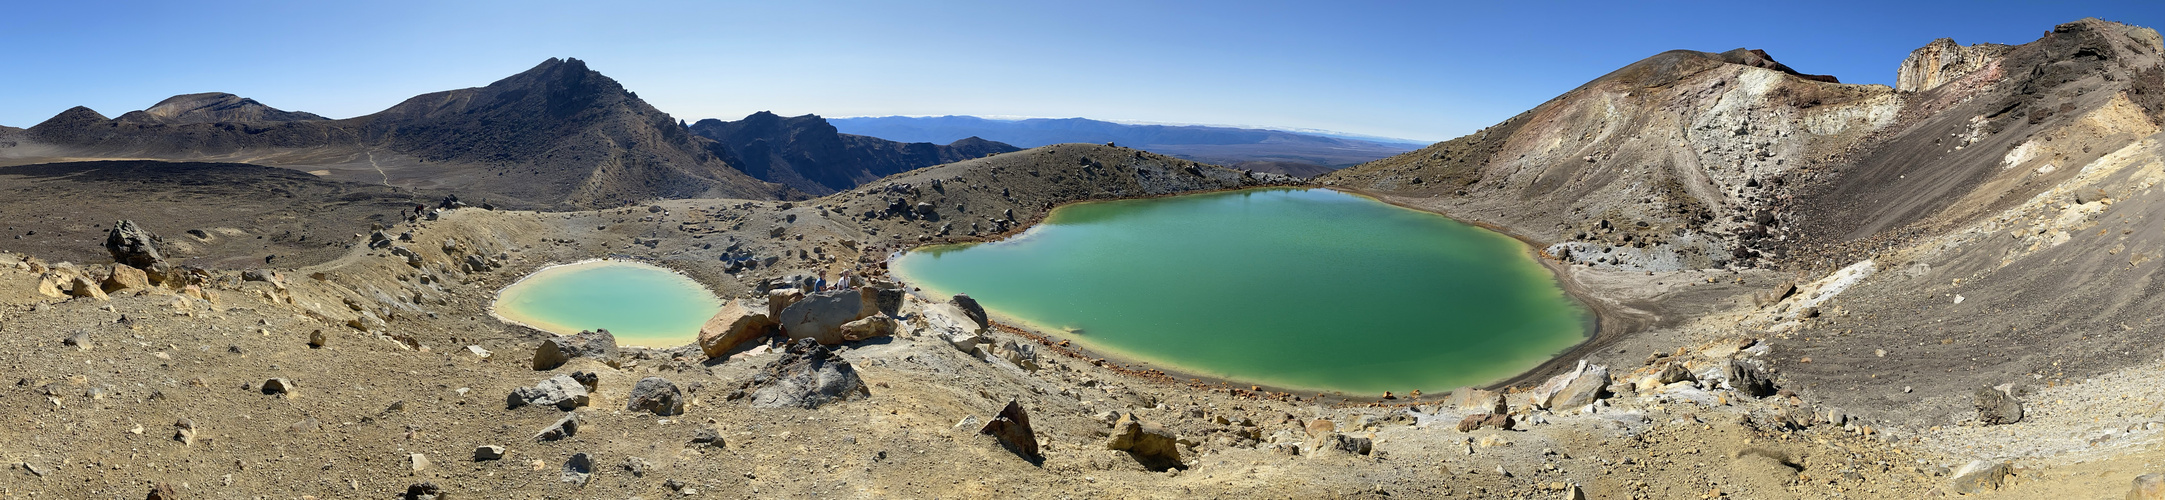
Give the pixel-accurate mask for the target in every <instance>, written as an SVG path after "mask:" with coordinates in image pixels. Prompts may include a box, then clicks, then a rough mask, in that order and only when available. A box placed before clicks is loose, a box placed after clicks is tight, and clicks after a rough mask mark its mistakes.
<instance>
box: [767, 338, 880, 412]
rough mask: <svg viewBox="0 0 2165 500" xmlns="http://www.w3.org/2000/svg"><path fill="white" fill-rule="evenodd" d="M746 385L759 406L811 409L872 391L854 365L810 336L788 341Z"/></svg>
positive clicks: (869, 394) (870, 393)
mask: <svg viewBox="0 0 2165 500" xmlns="http://www.w3.org/2000/svg"><path fill="white" fill-rule="evenodd" d="M746 385H747V388H749V389H751V398H752V406H755V407H760V408H783V407H791V408H804V409H812V408H818V407H820V406H821V405H825V404H827V403H832V402H836V401H844V400H849V399H856V398H863V397H869V396H871V395H872V391H871V390H870V389H867V388H866V387H865V383H864V379H862V378H858V377H857V369H856V368H855V367H852V366H850V364H849V362H848V361H844V360H843V359H842V357H841V356H839V355H836V354H835V353H834V351H830V350H827V348H826V347H825V346H821V345H820V344H819V342H818V341H816V340H813V339H799V340H797V341H796V342H794V343H791V344H789V347H788V348H786V350H784V351H783V354H782V356H781V357H780V358H779V359H776V360H774V362H772V363H769V364H768V365H767V367H766V368H765V369H762V370H761V371H760V373H759V374H757V375H753V376H752V380H751V382H749V383H748V384H746Z"/></svg>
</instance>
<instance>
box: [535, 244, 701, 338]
mask: <svg viewBox="0 0 2165 500" xmlns="http://www.w3.org/2000/svg"><path fill="white" fill-rule="evenodd" d="M493 308H494V310H495V313H496V315H497V316H500V317H503V318H504V319H508V320H511V321H516V322H519V323H523V324H526V325H528V326H532V327H534V328H538V329H541V330H546V331H550V332H555V333H563V334H571V333H579V331H580V330H595V329H608V330H609V333H610V334H613V335H616V341H617V344H619V345H636V346H643V347H676V346H680V345H684V344H688V343H692V342H695V341H697V340H698V338H699V327H700V326H701V325H704V324H706V322H707V319H708V318H711V317H713V316H714V313H716V312H719V311H721V310H722V301H721V299H718V298H715V296H714V294H713V293H712V292H709V291H707V289H706V287H704V286H700V285H699V282H696V281H692V279H691V278H687V277H685V276H684V275H681V274H677V273H675V272H673V271H670V270H668V269H664V268H661V267H657V266H653V265H649V264H641V263H637V262H629V261H617V260H596V261H587V262H580V263H577V264H566V265H561V266H555V267H550V268H547V269H542V270H540V271H536V272H535V273H534V274H531V275H528V276H527V277H526V278H525V279H522V280H519V282H518V283H514V284H512V285H511V286H508V287H504V290H503V291H501V292H498V293H497V295H496V304H495V305H494V307H493Z"/></svg>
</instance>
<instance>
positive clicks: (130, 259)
mask: <svg viewBox="0 0 2165 500" xmlns="http://www.w3.org/2000/svg"><path fill="white" fill-rule="evenodd" d="M157 240H158V236H157V235H154V234H150V231H149V230H146V229H143V227H142V226H138V225H135V221H131V220H123V221H118V222H114V223H113V228H112V229H110V230H107V231H106V232H105V251H106V252H108V253H111V254H113V261H114V262H118V263H120V264H121V265H124V266H128V267H133V268H136V269H141V270H144V271H148V272H149V274H150V277H151V278H152V279H156V280H160V281H163V279H164V277H165V272H166V270H167V268H168V266H167V265H166V263H165V256H164V255H162V254H159V253H158V245H157V244H156V243H155V242H156V241H157Z"/></svg>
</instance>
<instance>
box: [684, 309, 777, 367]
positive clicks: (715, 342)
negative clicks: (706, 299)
mask: <svg viewBox="0 0 2165 500" xmlns="http://www.w3.org/2000/svg"><path fill="white" fill-rule="evenodd" d="M773 329H774V319H773V318H772V317H769V316H767V314H766V313H760V312H753V311H752V310H751V308H748V307H745V306H744V301H741V300H731V301H729V303H728V304H724V305H723V306H722V310H721V312H717V313H714V317H712V318H707V324H706V325H704V326H700V327H699V351H700V352H703V353H706V355H707V357H709V358H716V357H721V356H725V355H728V354H729V351H730V350H732V349H736V348H737V346H739V345H743V344H744V343H745V342H748V341H751V340H753V339H757V338H760V337H765V336H767V333H769V332H770V331H772V330H773Z"/></svg>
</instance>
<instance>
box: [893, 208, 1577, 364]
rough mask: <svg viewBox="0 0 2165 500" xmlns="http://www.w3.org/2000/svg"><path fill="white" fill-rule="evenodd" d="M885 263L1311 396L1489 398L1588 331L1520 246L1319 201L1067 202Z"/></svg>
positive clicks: (1442, 222)
mask: <svg viewBox="0 0 2165 500" xmlns="http://www.w3.org/2000/svg"><path fill="white" fill-rule="evenodd" d="M891 267H892V268H893V270H894V273H895V274H896V276H898V277H900V278H902V279H904V280H905V281H908V282H909V283H911V284H912V285H915V286H918V287H922V288H924V289H926V290H927V291H929V292H933V293H937V294H939V295H940V296H946V295H950V294H954V293H968V294H970V297H972V298H975V299H977V300H978V302H979V303H981V304H983V305H984V306H985V307H986V308H988V309H991V310H992V311H993V312H994V314H996V315H998V316H1000V317H1002V318H1005V319H1008V320H1011V321H1019V322H1022V323H1025V324H1029V325H1031V326H1033V327H1035V328H1037V329H1039V330H1041V331H1045V332H1048V333H1051V334H1053V335H1055V336H1057V337H1060V338H1063V339H1067V340H1073V341H1075V342H1077V343H1079V344H1081V345H1082V346H1083V347H1086V348H1089V349H1091V350H1093V351H1098V352H1102V353H1105V354H1107V355H1109V356H1113V357H1116V358H1124V359H1129V360H1134V361H1141V362H1145V363H1149V364H1152V365H1155V366H1158V367H1160V368H1162V369H1166V370H1168V371H1175V372H1183V373H1189V374H1196V375H1203V376H1209V377H1214V378H1222V379H1228V380H1232V381H1236V382H1238V383H1241V384H1262V385H1267V386H1273V387H1278V388H1283V389H1293V390H1303V391H1344V392H1346V393H1348V394H1382V393H1383V392H1384V391H1392V392H1396V393H1400V394H1403V393H1406V392H1407V391H1411V390H1416V389H1418V390H1422V391H1425V392H1436V391H1444V390H1450V389H1453V388H1457V387H1460V386H1467V385H1482V384H1486V383H1491V382H1495V381H1499V380H1502V379H1504V378H1509V377H1511V376H1514V375H1517V374H1519V373H1521V372H1524V371H1526V370H1529V369H1532V368H1533V367H1535V366H1536V365H1539V364H1541V363H1542V362H1544V361H1547V360H1548V359H1550V358H1552V357H1554V356H1556V355H1558V354H1560V353H1562V352H1563V351H1565V350H1567V349H1569V348H1571V347H1572V346H1574V345H1577V344H1578V343H1579V342H1581V341H1583V340H1585V338H1586V335H1587V334H1588V333H1589V332H1590V331H1591V330H1590V328H1589V325H1590V324H1591V323H1590V316H1589V314H1588V313H1587V312H1586V310H1585V309H1584V307H1583V306H1581V305H1580V304H1579V303H1578V302H1577V301H1575V300H1573V299H1571V298H1570V297H1568V296H1566V295H1565V294H1564V292H1563V290H1562V289H1561V288H1560V287H1559V286H1558V284H1557V283H1556V280H1555V277H1554V276H1553V275H1551V274H1550V273H1549V272H1548V270H1547V269H1545V268H1543V267H1542V266H1541V265H1540V263H1538V262H1536V261H1534V257H1533V256H1532V255H1531V254H1530V253H1529V252H1528V250H1527V248H1526V247H1525V245H1524V244H1522V243H1520V242H1519V241H1517V240H1514V239H1512V238H1510V237H1508V236H1505V235H1502V234H1498V233H1495V232H1492V231H1488V230H1485V229H1481V228H1478V227H1474V226H1470V225H1467V224H1464V223H1460V222H1457V221H1454V220H1451V219H1448V218H1445V217H1441V216H1437V215H1434V214H1430V213H1425V212H1420V211H1416V210H1411V209H1406V208H1401V207H1396V206H1392V205H1389V204H1385V203H1382V202H1378V201H1375V200H1372V199H1368V198H1364V197H1360V196H1354V195H1349V194H1345V193H1341V192H1337V191H1331V190H1325V189H1309V190H1287V189H1271V190H1248V191H1235V192H1226V193H1212V194H1200V195H1190V196H1180V197H1172V198H1159V199H1148V200H1127V201H1111V202H1099V203H1084V204H1075V205H1069V206H1065V207H1061V208H1058V209H1056V210H1054V211H1053V212H1052V214H1051V215H1049V216H1048V217H1047V218H1046V220H1045V221H1044V222H1043V223H1041V224H1039V225H1037V226H1035V227H1033V228H1031V229H1030V230H1028V231H1026V232H1024V233H1023V234H1021V235H1019V236H1016V237H1014V238H1011V239H1008V240H1003V241H998V242H992V243H980V244H970V245H945V246H937V247H928V248H922V249H919V250H917V251H913V252H910V253H908V254H905V255H903V256H901V257H899V258H897V259H896V260H895V261H894V262H893V263H892V264H891Z"/></svg>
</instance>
